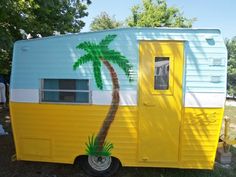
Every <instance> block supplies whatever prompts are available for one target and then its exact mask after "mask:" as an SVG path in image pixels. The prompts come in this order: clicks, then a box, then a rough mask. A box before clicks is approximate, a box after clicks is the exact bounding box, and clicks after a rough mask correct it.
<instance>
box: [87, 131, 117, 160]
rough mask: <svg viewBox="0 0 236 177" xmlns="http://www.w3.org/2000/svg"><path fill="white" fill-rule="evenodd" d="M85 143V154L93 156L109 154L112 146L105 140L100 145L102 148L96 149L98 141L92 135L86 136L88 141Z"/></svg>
mask: <svg viewBox="0 0 236 177" xmlns="http://www.w3.org/2000/svg"><path fill="white" fill-rule="evenodd" d="M85 145H86V154H87V155H93V156H111V150H112V149H113V148H114V146H113V144H112V143H110V142H108V141H105V142H104V144H103V147H102V150H101V151H99V150H98V141H97V137H96V136H94V135H92V136H91V137H90V136H89V137H88V143H85Z"/></svg>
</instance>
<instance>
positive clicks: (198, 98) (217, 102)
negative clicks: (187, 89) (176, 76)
mask: <svg viewBox="0 0 236 177" xmlns="http://www.w3.org/2000/svg"><path fill="white" fill-rule="evenodd" d="M225 99H226V98H225V93H185V104H184V107H200V108H201V107H207V108H216V107H220V108H221V107H224V104H225Z"/></svg>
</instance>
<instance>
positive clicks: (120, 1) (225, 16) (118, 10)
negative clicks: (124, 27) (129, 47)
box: [82, 0, 236, 38]
mask: <svg viewBox="0 0 236 177" xmlns="http://www.w3.org/2000/svg"><path fill="white" fill-rule="evenodd" d="M141 1H142V0H92V4H91V5H90V6H89V7H88V12H89V15H88V17H85V18H83V20H84V22H85V23H86V26H85V27H84V28H83V29H82V32H87V31H89V30H90V29H89V25H90V23H91V22H92V20H93V18H94V17H96V16H97V15H99V14H100V13H101V12H103V11H105V12H107V13H108V14H109V15H111V16H113V15H114V16H115V18H116V20H118V21H123V20H124V19H126V18H127V17H128V16H129V15H131V7H132V6H134V5H136V4H140V3H141ZM167 4H168V6H175V7H178V8H179V9H180V10H181V11H182V12H183V13H184V16H185V17H187V18H194V17H196V18H197V21H196V22H194V23H193V28H217V29H220V30H221V32H222V36H223V37H224V38H232V37H233V36H236V0H167Z"/></svg>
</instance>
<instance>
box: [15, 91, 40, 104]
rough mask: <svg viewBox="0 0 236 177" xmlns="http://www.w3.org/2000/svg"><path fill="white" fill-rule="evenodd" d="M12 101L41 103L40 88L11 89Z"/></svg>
mask: <svg viewBox="0 0 236 177" xmlns="http://www.w3.org/2000/svg"><path fill="white" fill-rule="evenodd" d="M10 101H12V102H24V103H39V90H38V89H11V90H10Z"/></svg>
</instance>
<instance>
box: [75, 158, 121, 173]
mask: <svg viewBox="0 0 236 177" xmlns="http://www.w3.org/2000/svg"><path fill="white" fill-rule="evenodd" d="M79 165H80V166H81V168H82V169H83V171H84V172H85V173H87V174H88V175H89V176H94V177H110V176H113V175H114V174H115V173H116V172H117V171H118V170H119V168H120V167H121V163H120V161H119V159H117V158H115V157H110V156H109V157H105V156H83V158H81V159H80V160H79Z"/></svg>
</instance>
